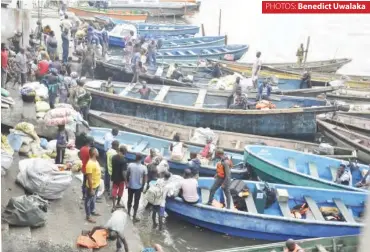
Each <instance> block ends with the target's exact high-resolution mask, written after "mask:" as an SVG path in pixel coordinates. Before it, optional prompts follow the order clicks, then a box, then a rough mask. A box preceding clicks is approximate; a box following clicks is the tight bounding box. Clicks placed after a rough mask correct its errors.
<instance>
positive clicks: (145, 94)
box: [137, 83, 158, 100]
mask: <svg viewBox="0 0 370 252" xmlns="http://www.w3.org/2000/svg"><path fill="white" fill-rule="evenodd" d="M137 92H138V93H139V94H140V98H141V99H144V100H149V97H150V93H151V92H153V93H154V94H156V95H157V94H158V93H157V92H156V91H154V90H153V89H151V88H150V87H147V86H146V84H145V83H144V84H143V87H142V88H140V89H139V90H138V91H137Z"/></svg>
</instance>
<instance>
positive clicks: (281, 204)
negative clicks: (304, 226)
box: [278, 201, 292, 218]
mask: <svg viewBox="0 0 370 252" xmlns="http://www.w3.org/2000/svg"><path fill="white" fill-rule="evenodd" d="M278 203H279V207H280V211H281V213H282V214H283V216H284V217H286V218H292V216H291V215H290V208H289V205H288V202H282V201H278Z"/></svg>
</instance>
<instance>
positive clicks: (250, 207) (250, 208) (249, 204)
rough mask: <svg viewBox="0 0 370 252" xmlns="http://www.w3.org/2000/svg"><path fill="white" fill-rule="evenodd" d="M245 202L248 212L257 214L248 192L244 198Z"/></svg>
mask: <svg viewBox="0 0 370 252" xmlns="http://www.w3.org/2000/svg"><path fill="white" fill-rule="evenodd" d="M245 204H247V208H248V212H249V213H255V214H257V213H258V212H257V208H256V204H255V203H254V199H253V195H252V194H250V195H249V196H248V197H246V198H245Z"/></svg>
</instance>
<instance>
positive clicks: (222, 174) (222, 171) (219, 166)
mask: <svg viewBox="0 0 370 252" xmlns="http://www.w3.org/2000/svg"><path fill="white" fill-rule="evenodd" d="M223 161H224V162H227V163H228V165H229V168H230V169H231V168H232V167H233V163H232V161H231V160H229V159H228V158H225V159H222V160H221V161H220V162H218V163H217V164H216V174H217V176H218V177H219V178H225V167H224V166H223V165H222V162H223Z"/></svg>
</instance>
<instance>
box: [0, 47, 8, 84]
mask: <svg viewBox="0 0 370 252" xmlns="http://www.w3.org/2000/svg"><path fill="white" fill-rule="evenodd" d="M7 78H8V49H7V48H6V45H5V43H1V87H2V88H6V81H7Z"/></svg>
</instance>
